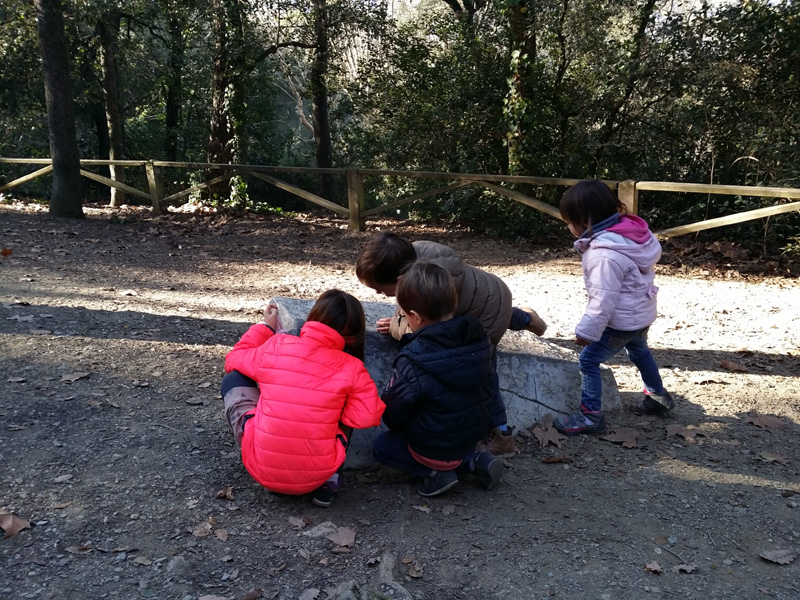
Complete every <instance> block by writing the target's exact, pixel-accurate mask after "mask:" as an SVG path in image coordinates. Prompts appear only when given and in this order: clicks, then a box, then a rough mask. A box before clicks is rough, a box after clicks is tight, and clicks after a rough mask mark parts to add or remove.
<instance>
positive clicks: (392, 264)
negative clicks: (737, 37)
mask: <svg viewBox="0 0 800 600" xmlns="http://www.w3.org/2000/svg"><path fill="white" fill-rule="evenodd" d="M416 259H417V252H416V250H414V246H413V245H412V244H411V242H409V241H408V240H407V239H405V238H403V237H400V236H399V235H397V234H396V233H392V232H391V231H381V232H380V233H376V234H375V235H373V236H372V237H371V238H370V239H369V241H368V242H367V243H366V244H364V247H363V248H362V249H361V252H359V254H358V259H357V260H356V277H358V280H359V281H360V282H361V283H363V284H364V285H366V286H369V287H372V286H373V284H376V285H387V284H392V283H395V282H396V281H397V278H398V277H399V276H400V274H401V273H402V272H403V271H405V270H406V269H407V268H408V267H409V265H410V264H411V263H413V262H414V261H415V260H416Z"/></svg>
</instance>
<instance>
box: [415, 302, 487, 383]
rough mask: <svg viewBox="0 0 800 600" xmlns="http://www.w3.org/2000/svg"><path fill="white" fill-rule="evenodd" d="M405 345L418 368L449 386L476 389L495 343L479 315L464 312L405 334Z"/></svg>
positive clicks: (484, 376)
mask: <svg viewBox="0 0 800 600" xmlns="http://www.w3.org/2000/svg"><path fill="white" fill-rule="evenodd" d="M412 341H413V342H416V343H414V344H411V342H412ZM401 345H402V348H403V350H402V352H403V354H405V356H406V357H407V358H408V359H409V360H411V361H412V362H414V363H415V365H416V367H417V368H418V369H420V370H422V371H423V372H424V373H426V374H427V375H429V376H430V377H432V378H433V379H435V380H437V381H444V382H446V383H445V385H446V386H447V387H450V388H453V389H457V390H474V389H475V388H476V387H480V386H481V385H482V383H483V382H484V381H485V379H486V369H487V364H488V362H487V356H490V354H489V353H490V352H491V342H490V341H489V338H488V337H487V336H486V333H485V332H484V329H483V327H482V326H481V324H480V322H479V321H478V320H477V319H476V318H475V317H472V316H470V315H461V316H457V317H453V318H452V319H449V320H447V321H442V322H440V323H434V324H433V325H429V326H427V327H423V328H422V329H420V330H418V331H416V332H415V333H411V334H407V335H405V336H403V339H402V340H401Z"/></svg>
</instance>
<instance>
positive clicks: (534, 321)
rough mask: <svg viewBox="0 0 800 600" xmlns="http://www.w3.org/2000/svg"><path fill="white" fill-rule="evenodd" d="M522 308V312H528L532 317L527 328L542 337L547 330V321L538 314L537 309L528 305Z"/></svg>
mask: <svg viewBox="0 0 800 600" xmlns="http://www.w3.org/2000/svg"><path fill="white" fill-rule="evenodd" d="M520 310H521V311H522V312H526V313H528V316H529V317H530V318H531V322H530V323H528V326H527V327H525V330H526V331H531V332H533V333H535V334H536V335H538V336H539V337H542V336H543V335H544V332H545V331H547V323H545V322H544V319H542V317H540V316H539V315H538V314H536V311H535V310H533V309H532V308H529V307H527V306H522V307H520Z"/></svg>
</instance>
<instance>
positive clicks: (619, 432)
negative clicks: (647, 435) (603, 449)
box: [600, 427, 639, 448]
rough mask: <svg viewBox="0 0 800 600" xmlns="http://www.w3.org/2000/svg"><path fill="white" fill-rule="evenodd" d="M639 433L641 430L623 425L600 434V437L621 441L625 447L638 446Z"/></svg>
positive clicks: (611, 440)
mask: <svg viewBox="0 0 800 600" xmlns="http://www.w3.org/2000/svg"><path fill="white" fill-rule="evenodd" d="M638 435H639V432H638V431H636V430H635V429H633V428H632V427H623V428H621V429H615V430H613V431H612V432H611V433H609V434H608V435H603V436H600V439H601V440H606V441H609V442H618V443H621V444H622V447H623V448H636V437H637V436H638Z"/></svg>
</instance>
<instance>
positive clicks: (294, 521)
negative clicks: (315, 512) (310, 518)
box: [289, 517, 308, 529]
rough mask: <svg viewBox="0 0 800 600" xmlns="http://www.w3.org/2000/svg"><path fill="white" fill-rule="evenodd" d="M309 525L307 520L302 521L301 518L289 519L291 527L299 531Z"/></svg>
mask: <svg viewBox="0 0 800 600" xmlns="http://www.w3.org/2000/svg"><path fill="white" fill-rule="evenodd" d="M307 524H308V523H307V521H306V520H305V519H301V518H300V517H289V525H292V526H293V527H297V528H298V529H302V528H303V527H305V526H306V525H307Z"/></svg>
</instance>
